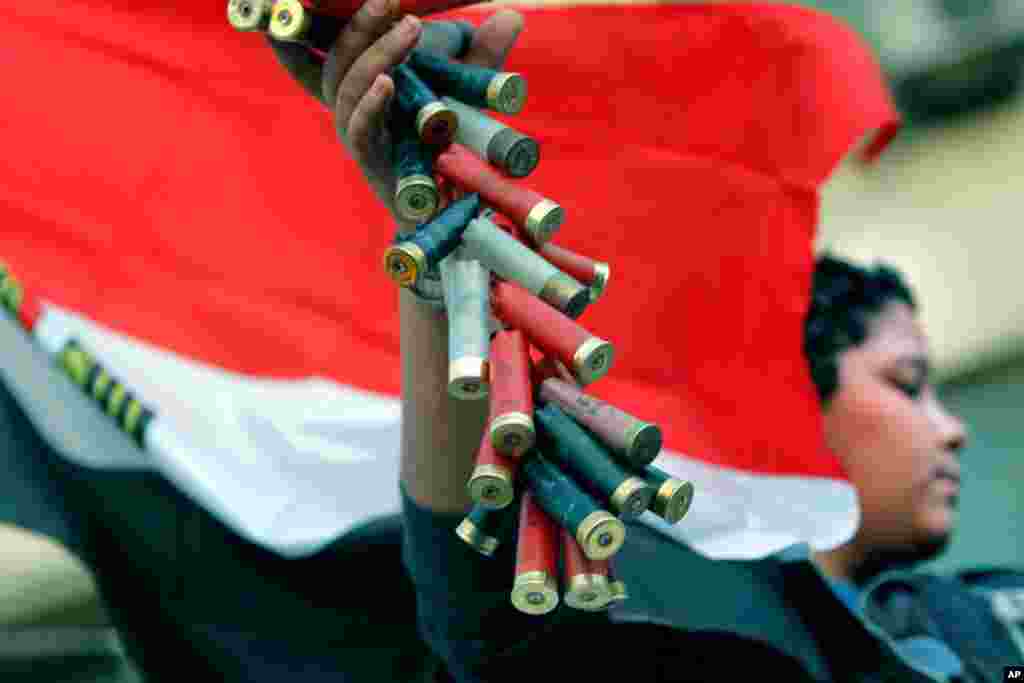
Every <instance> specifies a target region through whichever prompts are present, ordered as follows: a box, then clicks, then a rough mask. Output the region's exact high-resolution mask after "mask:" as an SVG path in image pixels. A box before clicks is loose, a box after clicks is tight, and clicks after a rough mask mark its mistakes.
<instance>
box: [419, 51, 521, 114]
mask: <svg viewBox="0 0 1024 683" xmlns="http://www.w3.org/2000/svg"><path fill="white" fill-rule="evenodd" d="M409 65H410V66H412V68H413V69H415V70H416V73H417V74H419V75H420V76H421V77H422V78H423V80H424V81H426V82H427V83H429V84H430V85H431V87H433V88H434V90H435V91H436V92H438V93H440V94H442V95H448V96H450V97H454V98H455V99H457V100H459V101H461V102H465V103H466V104H468V105H472V106H475V107H487V108H488V109H491V110H494V111H497V112H501V113H503V114H518V113H519V112H520V111H522V109H523V105H524V104H525V103H526V80H525V79H524V78H523V77H522V76H521V75H520V74H517V73H511V72H507V71H495V70H494V69H488V68H487V67H483V66H477V65H475V64H465V63H463V62H455V61H452V60H450V59H445V58H444V57H441V56H439V55H436V54H431V53H430V52H425V51H423V50H413V51H412V53H411V54H410V55H409Z"/></svg>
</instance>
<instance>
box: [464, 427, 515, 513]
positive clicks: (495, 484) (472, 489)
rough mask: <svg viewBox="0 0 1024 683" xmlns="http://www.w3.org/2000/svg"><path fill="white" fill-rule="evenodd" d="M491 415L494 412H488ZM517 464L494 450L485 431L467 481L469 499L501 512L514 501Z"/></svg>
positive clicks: (512, 459)
mask: <svg viewBox="0 0 1024 683" xmlns="http://www.w3.org/2000/svg"><path fill="white" fill-rule="evenodd" d="M491 412H492V414H493V410H492V411H491ZM518 469H519V461H518V460H517V459H515V458H509V457H506V456H504V455H502V454H501V453H499V452H498V451H497V450H496V449H495V448H494V442H493V441H492V440H491V434H490V431H485V432H484V434H483V437H481V439H480V448H479V450H477V452H476V465H475V467H474V469H473V474H472V475H471V476H470V478H469V484H468V489H469V497H470V498H472V499H473V502H474V503H476V504H477V505H482V506H484V507H488V508H494V509H495V510H500V509H501V508H504V507H507V506H508V505H509V504H510V503H511V502H512V500H513V499H514V498H515V477H516V471H517V470H518Z"/></svg>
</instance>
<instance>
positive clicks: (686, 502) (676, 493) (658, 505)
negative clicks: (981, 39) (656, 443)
mask: <svg viewBox="0 0 1024 683" xmlns="http://www.w3.org/2000/svg"><path fill="white" fill-rule="evenodd" d="M644 479H646V480H647V481H648V482H649V483H650V484H651V485H652V486H654V487H655V491H656V493H655V495H654V500H653V501H652V502H651V511H652V512H654V513H655V514H656V515H658V516H659V517H661V518H662V519H664V520H665V521H666V522H668V523H669V524H675V523H676V522H678V521H679V520H681V519H682V518H683V517H685V516H686V513H687V512H688V511H689V509H690V505H691V504H692V503H693V484H692V483H690V482H688V481H683V480H681V479H676V478H675V477H673V476H672V475H671V474H669V473H668V472H665V471H664V470H662V469H659V468H657V467H655V466H654V465H648V466H647V467H645V468H644Z"/></svg>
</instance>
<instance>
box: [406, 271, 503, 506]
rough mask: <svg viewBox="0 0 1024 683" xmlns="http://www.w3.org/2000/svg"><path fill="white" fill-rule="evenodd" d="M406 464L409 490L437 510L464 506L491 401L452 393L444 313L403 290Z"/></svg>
mask: <svg viewBox="0 0 1024 683" xmlns="http://www.w3.org/2000/svg"><path fill="white" fill-rule="evenodd" d="M399 314H400V318H401V326H402V329H401V349H402V468H401V479H402V484H403V485H404V487H405V491H406V493H407V494H408V495H409V496H410V497H411V498H412V499H413V500H414V501H415V502H416V503H417V504H418V505H420V506H421V507H424V508H427V509H428V510H431V511H434V512H465V511H467V510H468V509H469V507H470V505H471V500H470V498H469V494H468V492H467V490H466V482H467V481H468V480H469V477H470V475H471V474H472V471H473V465H474V461H475V458H476V451H477V448H478V447H479V445H480V439H481V437H482V435H483V429H484V425H485V423H486V421H487V410H488V402H487V401H486V400H480V401H464V400H459V399H454V398H451V397H450V396H449V395H448V327H447V322H446V320H445V318H444V316H443V315H442V314H441V313H440V311H438V310H437V309H434V308H432V307H430V306H428V305H425V304H423V303H422V302H420V301H419V300H417V298H416V297H415V296H414V295H413V294H411V293H409V292H407V291H405V290H402V292H401V294H400V301H399Z"/></svg>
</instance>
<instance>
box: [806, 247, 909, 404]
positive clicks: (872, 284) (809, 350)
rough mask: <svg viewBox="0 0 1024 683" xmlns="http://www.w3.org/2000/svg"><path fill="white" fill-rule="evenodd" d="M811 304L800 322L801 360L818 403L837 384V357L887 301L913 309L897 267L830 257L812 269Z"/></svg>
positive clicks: (859, 337) (862, 334)
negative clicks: (897, 302)
mask: <svg viewBox="0 0 1024 683" xmlns="http://www.w3.org/2000/svg"><path fill="white" fill-rule="evenodd" d="M811 291H812V295H811V306H810V310H809V311H808V313H807V318H806V319H805V324H804V356H805V357H806V358H807V362H808V364H809V365H810V369H811V378H812V379H813V380H814V385H815V387H817V390H818V398H819V399H820V400H821V402H822V404H825V403H827V402H828V400H829V399H830V398H831V397H832V394H833V393H834V392H835V390H836V387H837V386H838V384H839V355H840V354H841V353H842V352H843V351H845V350H846V349H848V348H850V347H852V346H857V345H859V344H861V343H862V342H863V341H864V340H865V339H866V338H867V336H868V332H869V325H870V323H871V321H872V320H873V319H874V317H875V316H876V315H878V314H879V313H880V312H881V311H882V309H883V308H885V306H886V305H887V304H888V303H890V302H891V301H901V302H903V303H905V304H907V305H909V306H910V307H911V308H915V309H916V308H917V304H916V302H915V301H914V295H913V294H912V293H911V291H910V287H909V286H908V285H907V283H906V282H905V281H904V279H903V276H902V275H901V274H900V273H899V272H898V271H896V270H895V269H893V268H891V267H889V266H886V265H884V264H876V265H874V266H873V267H871V268H863V267H860V266H856V265H853V264H852V263H848V262H846V261H843V260H840V259H838V258H835V257H833V256H829V255H825V256H822V257H820V258H819V259H818V260H817V262H816V263H815V266H814V282H813V286H812V289H811Z"/></svg>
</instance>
